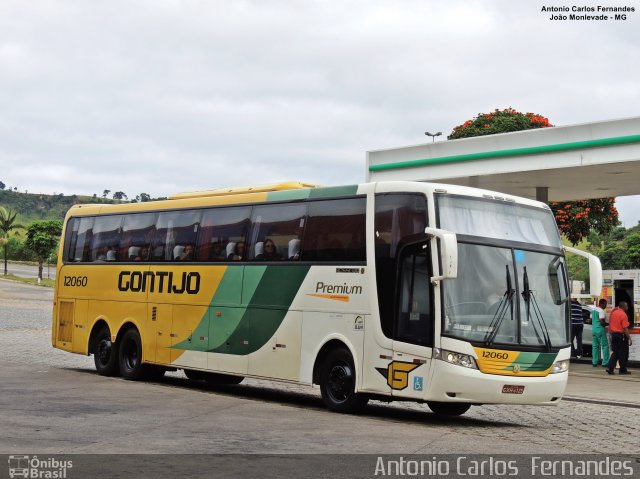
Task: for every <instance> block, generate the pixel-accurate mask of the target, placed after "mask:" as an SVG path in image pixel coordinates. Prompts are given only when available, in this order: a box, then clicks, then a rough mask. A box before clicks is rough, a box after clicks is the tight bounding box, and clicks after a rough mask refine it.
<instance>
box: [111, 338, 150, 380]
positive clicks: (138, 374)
mask: <svg viewBox="0 0 640 479" xmlns="http://www.w3.org/2000/svg"><path fill="white" fill-rule="evenodd" d="M118 357H119V363H120V374H122V377H123V378H124V379H127V380H129V381H139V380H141V379H145V378H146V377H147V373H148V371H149V368H148V367H146V366H145V365H144V364H142V340H141V339H140V333H139V332H138V330H137V329H135V328H131V329H129V330H127V331H126V332H125V333H124V334H123V335H122V339H121V340H120V348H119V355H118Z"/></svg>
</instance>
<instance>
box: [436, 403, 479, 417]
mask: <svg viewBox="0 0 640 479" xmlns="http://www.w3.org/2000/svg"><path fill="white" fill-rule="evenodd" d="M427 406H429V409H431V410H432V411H433V412H434V414H436V415H438V416H462V415H463V414H464V413H465V412H467V411H468V410H469V408H470V407H471V404H465V403H459V402H435V401H428V402H427Z"/></svg>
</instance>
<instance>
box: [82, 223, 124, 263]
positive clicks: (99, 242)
mask: <svg viewBox="0 0 640 479" xmlns="http://www.w3.org/2000/svg"><path fill="white" fill-rule="evenodd" d="M121 223H122V215H110V216H98V217H97V218H96V219H95V221H94V224H93V236H92V238H91V248H90V252H89V261H116V260H117V256H118V255H117V247H118V245H119V244H120V232H121V228H120V225H121Z"/></svg>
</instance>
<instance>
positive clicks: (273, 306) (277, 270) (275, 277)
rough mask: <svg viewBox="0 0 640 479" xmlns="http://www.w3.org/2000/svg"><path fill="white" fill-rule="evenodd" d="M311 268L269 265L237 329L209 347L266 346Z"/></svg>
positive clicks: (241, 351) (239, 350)
mask: <svg viewBox="0 0 640 479" xmlns="http://www.w3.org/2000/svg"><path fill="white" fill-rule="evenodd" d="M309 268H310V266H308V265H300V266H279V265H278V266H268V267H267V269H266V271H265V272H264V274H263V275H262V278H261V280H260V283H259V284H258V287H257V288H256V290H255V293H254V294H253V297H252V298H251V301H250V303H249V304H248V305H247V308H246V310H245V313H244V315H243V316H242V319H241V320H240V321H239V323H238V325H237V327H236V328H235V330H234V331H233V332H232V333H231V334H230V335H229V337H228V338H226V339H225V340H224V341H223V344H221V345H220V346H218V347H216V348H211V349H209V351H211V352H216V353H226V354H237V355H245V354H251V353H253V352H255V351H257V350H258V349H260V348H261V347H262V346H264V345H265V344H266V343H267V341H269V339H271V338H272V337H273V334H274V333H275V332H276V330H277V329H278V328H279V327H280V324H282V321H283V320H284V317H285V316H286V314H287V312H288V311H289V307H290V306H291V303H292V302H293V299H294V298H295V297H296V294H297V293H298V290H299V289H300V286H301V285H302V282H303V281H304V278H305V277H306V276H307V273H308V272H309ZM212 321H214V319H213V318H212ZM217 342H218V341H216V343H217Z"/></svg>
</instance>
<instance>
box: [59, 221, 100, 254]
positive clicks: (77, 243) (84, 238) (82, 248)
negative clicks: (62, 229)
mask: <svg viewBox="0 0 640 479" xmlns="http://www.w3.org/2000/svg"><path fill="white" fill-rule="evenodd" d="M93 219H94V218H93V216H83V217H81V218H72V219H71V220H70V221H69V224H68V225H67V231H71V238H70V240H69V242H68V245H66V247H65V251H66V258H65V259H66V260H67V261H71V262H74V263H80V262H86V261H90V259H89V247H90V244H91V238H92V235H93ZM68 234H69V233H67V235H68Z"/></svg>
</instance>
